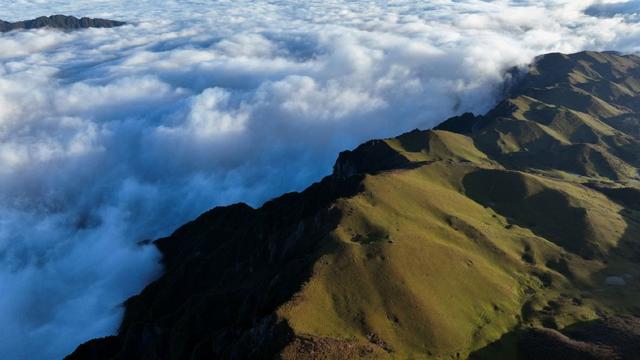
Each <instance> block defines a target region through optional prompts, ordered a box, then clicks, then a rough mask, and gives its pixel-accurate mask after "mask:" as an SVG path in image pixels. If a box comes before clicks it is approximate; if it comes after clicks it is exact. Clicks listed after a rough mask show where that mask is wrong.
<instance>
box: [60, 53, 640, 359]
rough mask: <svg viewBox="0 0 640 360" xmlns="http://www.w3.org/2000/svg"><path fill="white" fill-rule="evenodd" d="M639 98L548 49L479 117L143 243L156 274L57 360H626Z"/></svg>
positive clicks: (395, 143) (637, 80) (364, 151)
mask: <svg viewBox="0 0 640 360" xmlns="http://www.w3.org/2000/svg"><path fill="white" fill-rule="evenodd" d="M639 93H640V58H638V57H635V56H620V55H615V54H611V53H593V52H583V53H578V54H573V55H562V54H549V55H545V56H543V57H540V58H538V59H537V61H536V63H535V64H534V65H532V66H531V67H530V69H528V71H527V73H526V75H524V77H523V80H522V82H521V83H520V85H519V86H517V87H516V88H514V89H513V92H512V93H511V95H510V96H508V97H507V98H506V99H504V100H503V101H502V102H501V103H500V104H498V105H497V106H496V107H495V109H493V110H492V111H490V112H489V113H488V114H485V115H483V116H473V115H471V114H465V115H462V116H460V117H456V118H452V119H449V120H448V121H446V122H444V123H443V124H442V125H441V126H439V127H438V128H437V129H436V130H430V131H420V130H415V131H412V132H409V133H406V134H403V135H400V136H398V137H396V138H392V139H386V140H374V141H370V142H367V143H365V144H363V145H361V146H359V147H358V148H357V149H355V150H353V151H346V152H344V153H342V154H340V157H339V158H338V160H337V162H336V165H335V167H334V172H333V174H332V175H331V176H329V177H327V178H325V179H324V180H322V181H321V182H320V183H318V184H314V185H312V186H311V187H310V188H309V189H307V190H305V191H304V192H302V193H294V194H287V195H284V196H282V197H280V198H278V199H275V200H273V201H270V202H268V203H267V204H265V205H264V206H263V207H261V208H259V209H252V208H250V207H248V206H246V205H242V204H239V205H233V206H229V207H221V208H216V209H213V210H211V211H209V212H207V213H205V214H203V215H202V216H200V217H199V218H198V219H196V220H194V221H193V222H191V223H188V224H186V225H184V226H183V227H181V228H180V229H178V230H177V231H176V232H175V233H174V234H172V235H171V236H169V237H167V238H163V239H160V240H157V241H156V245H157V246H158V248H159V249H160V250H161V251H162V253H163V255H164V264H165V274H164V275H163V276H162V277H161V278H160V279H158V280H157V281H155V282H154V283H152V284H150V285H149V286H148V287H147V288H145V289H144V291H143V292H142V293H141V294H140V295H138V296H135V297H133V298H131V299H129V300H128V301H127V302H126V304H125V305H126V314H125V318H124V321H123V323H122V326H121V329H120V331H119V333H118V334H117V335H116V336H112V337H108V338H104V339H96V340H93V341H90V342H88V343H86V344H84V345H82V346H80V347H79V348H78V349H77V350H76V352H74V353H73V354H72V355H70V356H69V359H128V358H136V359H211V358H227V359H245V358H282V359H349V358H352V359H355V358H375V359H380V358H382V359H384V358H395V359H407V358H415V359H450V358H466V357H469V356H471V357H474V358H488V359H496V358H504V359H528V358H540V357H546V358H552V357H550V356H551V355H548V354H549V351H548V350H549V349H553V351H552V353H554V354H560V355H562V354H564V355H566V356H576V357H574V358H596V359H607V358H611V357H612V356H615V357H617V358H629V354H636V353H637V351H636V350H635V349H636V348H635V347H634V346H635V345H633V344H637V343H639V342H640V336H638V334H640V326H638V323H639V322H638V320H637V319H636V318H635V317H634V316H639V315H640V307H638V305H637V304H638V301H639V300H640V266H639V265H640V239H639V238H638V234H640V208H639V206H638V204H639V203H638V201H639V199H640V197H639V196H638V194H640V178H639V176H638V167H639V166H640V160H639V154H640V136H639V132H638V131H639V129H640V120H639V119H640V116H639V115H638V114H639V112H640V102H639V98H638V95H639ZM612 331H613V332H615V331H617V332H618V333H622V332H624V333H625V336H623V337H611V336H608V335H607V334H608V333H610V332H612ZM560 355H558V356H560ZM564 355H563V356H564ZM556 358H557V357H556Z"/></svg>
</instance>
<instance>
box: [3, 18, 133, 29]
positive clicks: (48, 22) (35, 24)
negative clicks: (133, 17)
mask: <svg viewBox="0 0 640 360" xmlns="http://www.w3.org/2000/svg"><path fill="white" fill-rule="evenodd" d="M124 24H125V23H124V22H121V21H115V20H107V19H91V18H87V17H83V18H80V19H78V18H77V17H74V16H65V15H52V16H41V17H39V18H36V19H32V20H24V21H16V22H8V21H2V20H0V32H9V31H12V30H20V29H26V30H29V29H39V28H55V29H61V30H74V29H85V28H111V27H116V26H122V25H124Z"/></svg>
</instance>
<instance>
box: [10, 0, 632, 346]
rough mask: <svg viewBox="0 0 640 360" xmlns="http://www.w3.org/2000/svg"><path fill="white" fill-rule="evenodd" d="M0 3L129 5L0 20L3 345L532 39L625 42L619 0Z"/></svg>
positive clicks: (436, 116)
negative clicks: (105, 22) (105, 21)
mask: <svg viewBox="0 0 640 360" xmlns="http://www.w3.org/2000/svg"><path fill="white" fill-rule="evenodd" d="M0 5H1V6H0V18H3V19H5V20H18V19H23V18H31V17H35V16H39V15H43V14H53V13H66V14H73V15H77V16H85V15H86V16H99V17H106V18H112V19H116V20H125V21H128V22H130V25H127V26H124V27H121V28H114V29H90V30H84V31H78V32H70V33H63V32H58V31H50V30H35V31H23V32H12V33H8V34H3V35H0V291H1V293H2V294H3V296H2V297H0V333H2V334H3V336H2V338H1V339H0V358H3V359H23V358H29V359H52V358H60V357H61V356H63V355H65V354H67V353H69V352H70V351H72V350H73V349H74V348H75V346H76V345H78V344H79V343H81V342H83V341H85V340H87V339H90V338H93V337H97V336H104V335H108V334H110V333H113V332H114V331H116V329H117V326H118V324H119V321H120V319H121V316H122V308H121V307H120V304H121V303H122V301H123V300H124V299H126V298H127V297H128V296H130V295H133V294H135V293H136V292H138V291H139V290H140V289H141V288H142V287H143V286H144V285H146V284H147V283H148V282H149V281H151V280H152V279H153V278H154V277H156V276H157V275H158V274H159V273H160V271H161V269H160V266H159V265H158V264H157V261H158V258H159V255H158V254H157V252H156V251H155V250H154V248H153V247H152V246H138V242H139V241H141V240H144V239H150V238H156V237H159V236H162V235H166V234H168V233H169V232H170V231H172V230H173V229H175V228H176V227H177V226H179V225H180V224H182V223H184V222H185V221H187V220H189V219H191V218H193V217H195V216H197V215H198V214H199V213H201V212H202V211H204V210H206V209H208V208H210V207H212V206H215V205H219V204H228V203H232V202H237V201H245V202H249V203H250V204H252V205H256V206H257V205H260V204H261V203H262V202H264V201H265V200H266V199H269V198H270V197H273V196H276V195H278V194H280V193H282V192H285V191H293V190H300V189H303V188H304V187H306V186H307V185H308V184H310V183H311V182H313V181H315V180H318V179H320V178H321V177H322V176H324V175H327V174H328V173H329V172H330V169H331V165H332V163H333V161H334V159H335V157H336V155H337V153H338V152H339V151H340V150H343V149H345V148H350V147H353V146H355V145H357V144H358V143H360V142H362V141H364V140H367V139H370V138H374V137H384V136H392V135H396V134H398V133H400V132H402V131H406V130H410V129H413V128H415V127H421V128H427V127H430V126H432V125H434V124H436V123H437V122H438V121H441V120H443V119H445V118H446V117H448V116H452V115H455V114H457V113H460V112H462V111H473V112H476V113H481V112H484V111H486V110H488V109H489V108H490V107H491V106H492V105H493V104H494V102H495V100H496V99H497V98H498V96H499V95H500V93H499V91H500V88H501V83H502V81H503V80H504V79H503V73H504V71H505V69H507V68H509V67H511V66H514V65H524V64H526V63H528V62H529V61H531V59H532V58H533V57H534V56H535V55H538V54H541V53H546V52H551V51H563V52H574V51H579V50H583V49H594V50H605V49H606V50H609V49H615V50H619V51H623V52H634V51H637V50H638V47H639V46H638V44H640V25H639V24H638V23H636V19H637V16H636V15H634V14H633V13H634V11H636V10H634V9H637V3H636V2H625V3H621V2H617V3H616V2H611V1H576V0H564V1H562V0H555V1H554V0H548V1H524V0H520V1H516V0H513V1H505V0H497V1H479V0H466V1H453V0H438V1H429V2H424V1H405V0H399V1H394V2H387V1H374V2H371V1H367V2H365V1H362V2H359V1H348V2H347V1H307V2H303V3H302V2H293V1H291V2H287V1H279V2H271V1H235V0H234V1H216V2H196V1H193V2H190V1H167V2H163V3H162V5H158V3H157V2H155V1H150V0H147V1H106V0H97V1H86V2H85V1H83V2H67V1H60V0H56V1H49V0H47V1H44V0H33V1H26V0H21V1H11V2H9V1H0ZM611 9H613V10H611ZM585 11H587V13H588V14H586V13H585ZM596 15H597V16H596Z"/></svg>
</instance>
